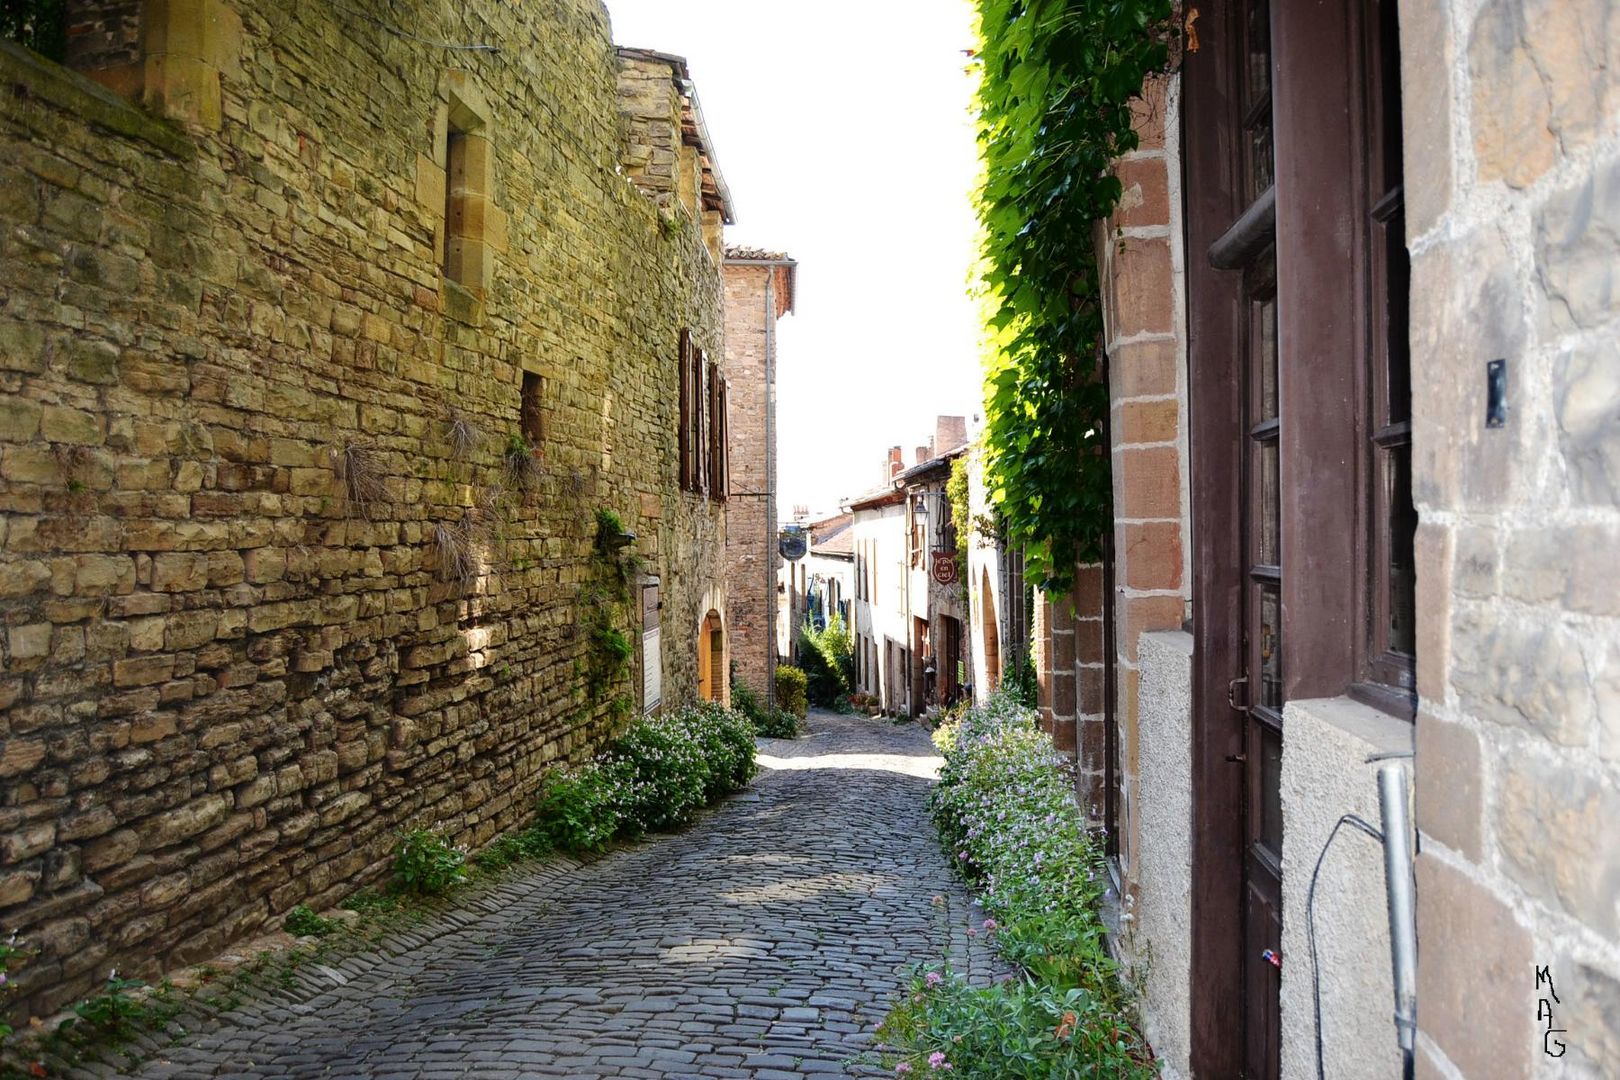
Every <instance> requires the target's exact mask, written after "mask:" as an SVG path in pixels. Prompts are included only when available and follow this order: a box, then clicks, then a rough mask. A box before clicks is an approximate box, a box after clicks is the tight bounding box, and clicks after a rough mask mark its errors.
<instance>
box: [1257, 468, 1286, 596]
mask: <svg viewBox="0 0 1620 1080" xmlns="http://www.w3.org/2000/svg"><path fill="white" fill-rule="evenodd" d="M1281 531H1282V493H1281V492H1280V491H1279V490H1278V487H1277V443H1276V442H1275V441H1271V442H1264V443H1261V444H1260V551H1259V561H1260V564H1261V565H1262V566H1279V565H1281V560H1282V553H1281V544H1280V540H1281V535H1280V534H1281Z"/></svg>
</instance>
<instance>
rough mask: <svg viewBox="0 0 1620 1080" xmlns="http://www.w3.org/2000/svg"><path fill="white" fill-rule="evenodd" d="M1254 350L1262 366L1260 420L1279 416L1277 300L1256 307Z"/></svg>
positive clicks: (1273, 298)
mask: <svg viewBox="0 0 1620 1080" xmlns="http://www.w3.org/2000/svg"><path fill="white" fill-rule="evenodd" d="M1254 315H1255V320H1254V321H1255V326H1254V349H1255V359H1256V360H1258V361H1259V365H1260V415H1259V417H1258V418H1257V419H1259V420H1270V419H1271V418H1272V417H1274V416H1276V415H1277V298H1276V297H1275V296H1273V297H1271V298H1269V299H1267V300H1264V301H1262V302H1260V303H1258V304H1256V305H1255V310H1254Z"/></svg>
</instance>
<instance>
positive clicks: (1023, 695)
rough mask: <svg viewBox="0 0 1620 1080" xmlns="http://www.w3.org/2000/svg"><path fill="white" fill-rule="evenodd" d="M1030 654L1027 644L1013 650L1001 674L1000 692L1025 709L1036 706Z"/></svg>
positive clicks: (1033, 662) (1032, 664)
mask: <svg viewBox="0 0 1620 1080" xmlns="http://www.w3.org/2000/svg"><path fill="white" fill-rule="evenodd" d="M1032 652H1033V649H1032V647H1031V646H1030V645H1028V644H1024V645H1020V646H1018V647H1017V648H1015V649H1014V650H1013V652H1012V655H1011V656H1010V657H1008V658H1007V666H1006V668H1005V669H1004V670H1003V671H1002V673H1001V690H1002V692H1003V693H1005V694H1007V695H1009V696H1010V697H1011V698H1012V699H1013V700H1014V701H1015V702H1016V703H1018V704H1019V705H1022V706H1023V707H1024V708H1026V709H1033V708H1035V705H1036V699H1035V691H1036V681H1035V659H1034V656H1033V655H1032Z"/></svg>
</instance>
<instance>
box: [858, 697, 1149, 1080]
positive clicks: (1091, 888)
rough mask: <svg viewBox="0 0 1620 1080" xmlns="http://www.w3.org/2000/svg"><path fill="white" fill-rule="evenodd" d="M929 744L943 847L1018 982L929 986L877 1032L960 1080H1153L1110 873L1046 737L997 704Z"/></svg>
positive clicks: (916, 1060) (914, 1058)
mask: <svg viewBox="0 0 1620 1080" xmlns="http://www.w3.org/2000/svg"><path fill="white" fill-rule="evenodd" d="M934 741H935V745H936V746H938V747H939V748H940V750H941V751H942V753H943V754H944V757H945V764H944V766H943V767H942V768H941V770H940V778H939V783H938V785H937V786H936V787H935V789H934V791H933V794H932V795H930V797H929V808H930V810H931V812H932V814H933V816H934V821H935V824H936V825H937V826H938V828H939V835H940V840H941V842H942V844H943V845H944V848H945V852H946V855H947V857H948V858H949V859H950V861H951V864H952V865H953V866H955V867H957V868H958V869H959V870H960V871H961V873H962V874H963V875H964V876H965V877H966V878H967V879H968V880H969V881H970V882H974V883H976V884H977V886H978V887H979V890H980V902H981V903H982V904H983V905H984V908H985V910H986V911H987V912H988V913H989V915H990V916H991V918H990V919H989V920H987V921H986V923H985V926H984V929H985V931H986V932H987V933H990V934H992V936H993V940H994V942H995V945H996V948H997V950H998V951H999V952H1000V953H1001V954H1002V956H1003V957H1005V958H1006V959H1007V960H1010V961H1012V962H1013V963H1015V964H1017V965H1018V966H1019V967H1020V968H1021V969H1022V970H1023V976H1024V977H1023V978H1022V979H1017V980H1014V981H1012V982H1008V983H1002V984H999V985H996V986H993V987H988V988H983V989H974V988H972V987H969V986H968V985H967V984H966V983H965V982H963V981H962V980H961V979H959V978H957V977H956V976H954V975H952V974H950V973H949V972H932V973H926V974H923V975H921V976H920V977H919V978H918V979H917V981H916V982H915V983H914V984H913V986H912V992H911V994H910V995H909V996H908V997H907V998H906V999H904V1000H903V1001H902V1002H901V1003H900V1005H899V1006H897V1007H896V1008H895V1010H894V1011H893V1012H892V1013H891V1014H890V1016H889V1018H888V1019H887V1020H885V1021H884V1027H883V1030H882V1032H881V1034H882V1036H883V1037H884V1038H885V1039H886V1040H887V1041H888V1042H889V1043H890V1044H891V1045H893V1046H895V1047H897V1048H898V1049H899V1051H900V1057H899V1059H898V1061H900V1062H904V1063H906V1064H907V1065H908V1066H909V1067H910V1068H911V1069H913V1070H917V1071H921V1070H922V1069H923V1068H925V1067H928V1068H938V1067H942V1064H943V1063H945V1062H949V1063H950V1065H951V1066H952V1069H953V1071H955V1072H956V1073H957V1074H959V1075H962V1076H984V1077H1051V1076H1109V1077H1126V1078H1131V1080H1134V1078H1137V1077H1144V1078H1145V1077H1151V1076H1153V1075H1155V1072H1154V1069H1153V1066H1152V1063H1151V1056H1150V1054H1149V1052H1148V1050H1147V1048H1146V1045H1145V1044H1144V1042H1143V1040H1142V1039H1141V1037H1140V1036H1139V1035H1138V1034H1137V1033H1136V1031H1135V1030H1134V1028H1133V1026H1132V1024H1131V1019H1130V1014H1131V1005H1130V1002H1129V1000H1128V998H1127V996H1126V994H1125V991H1124V989H1123V987H1122V986H1121V985H1120V981H1119V977H1118V973H1117V970H1116V968H1115V966H1114V963H1113V960H1112V959H1111V958H1110V957H1109V955H1108V952H1107V949H1106V946H1105V943H1104V935H1103V927H1102V921H1101V919H1100V918H1099V916H1098V914H1097V910H1096V904H1097V899H1098V897H1099V895H1100V894H1101V892H1102V888H1103V883H1104V882H1105V881H1106V874H1105V872H1104V869H1103V865H1102V861H1101V858H1100V857H1099V855H1098V853H1097V851H1096V849H1095V847H1094V846H1093V844H1092V842H1091V840H1090V838H1089V837H1088V835H1087V833H1086V831H1085V827H1084V825H1083V823H1082V822H1081V820H1080V815H1079V812H1078V809H1077V808H1076V806H1075V804H1074V796H1073V787H1072V781H1071V780H1070V779H1069V778H1068V776H1067V775H1066V774H1065V773H1064V771H1063V767H1062V763H1061V759H1060V758H1059V757H1058V756H1057V755H1056V754H1055V753H1054V752H1053V750H1052V745H1051V741H1050V738H1049V737H1048V736H1046V735H1044V734H1043V733H1042V732H1041V731H1040V730H1039V728H1038V727H1036V725H1035V716H1034V714H1033V713H1032V712H1031V711H1030V710H1029V709H1027V708H1025V707H1023V706H1021V705H1020V704H1019V703H1018V701H1017V700H1016V699H1015V698H1014V697H1013V696H1012V695H1011V694H1008V693H1005V692H998V693H996V694H993V695H991V697H990V699H989V700H988V701H987V702H986V703H985V704H984V705H982V706H977V707H974V708H971V709H967V710H965V711H964V712H962V713H961V714H960V716H959V717H957V718H955V719H954V720H953V721H952V722H949V723H947V724H946V725H944V726H942V727H941V728H940V729H939V730H938V731H937V732H935V734H934ZM934 1055H942V1056H941V1057H939V1059H938V1061H939V1062H940V1063H941V1064H940V1065H934V1064H932V1062H933V1058H934Z"/></svg>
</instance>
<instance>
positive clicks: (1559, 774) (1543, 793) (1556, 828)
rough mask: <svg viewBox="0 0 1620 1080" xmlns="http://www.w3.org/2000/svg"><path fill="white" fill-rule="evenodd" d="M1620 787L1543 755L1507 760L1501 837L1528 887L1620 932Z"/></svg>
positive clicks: (1514, 872) (1505, 854)
mask: <svg viewBox="0 0 1620 1080" xmlns="http://www.w3.org/2000/svg"><path fill="white" fill-rule="evenodd" d="M1617 821H1620V791H1616V790H1615V788H1614V786H1613V785H1612V784H1609V783H1606V782H1605V781H1604V780H1603V779H1602V778H1600V777H1596V776H1592V775H1589V774H1588V773H1587V772H1585V771H1582V770H1579V769H1576V768H1571V767H1569V766H1566V765H1563V764H1561V763H1558V762H1556V761H1554V760H1551V759H1547V758H1544V757H1542V756H1541V755H1529V754H1527V755H1522V756H1514V757H1512V758H1510V759H1509V760H1507V761H1506V762H1504V763H1503V771H1502V774H1501V780H1500V797H1499V800H1498V802H1497V805H1496V837H1497V847H1498V848H1499V849H1500V852H1501V855H1502V858H1503V863H1504V866H1505V867H1506V869H1507V871H1508V873H1509V874H1510V875H1511V876H1512V877H1513V878H1514V879H1515V880H1517V881H1518V882H1519V883H1520V884H1521V885H1522V886H1524V888H1525V889H1526V891H1528V892H1530V893H1531V894H1533V895H1536V896H1540V897H1542V898H1543V899H1544V900H1547V901H1548V902H1549V903H1552V904H1556V905H1558V906H1560V907H1562V908H1563V909H1564V910H1565V911H1567V912H1569V913H1570V914H1571V915H1572V916H1574V917H1575V918H1577V919H1579V920H1581V921H1582V922H1584V923H1586V925H1587V926H1590V927H1591V928H1592V929H1593V930H1595V931H1597V932H1598V933H1599V934H1601V935H1603V936H1605V937H1608V938H1611V939H1612V938H1614V937H1615V936H1616V935H1617V934H1620V829H1616V828H1615V827H1614V824H1615V822H1617Z"/></svg>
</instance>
